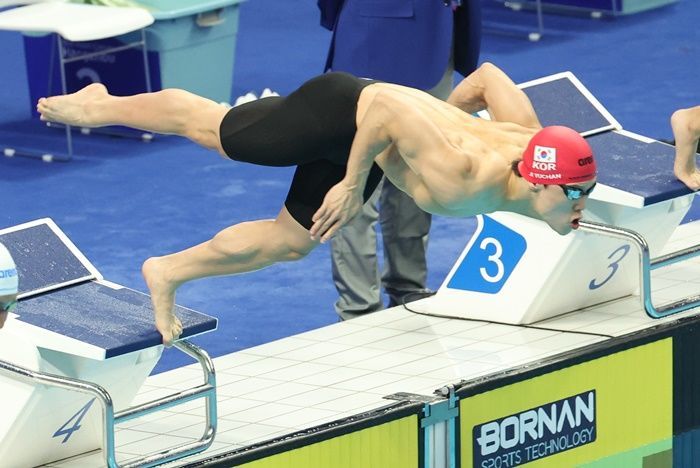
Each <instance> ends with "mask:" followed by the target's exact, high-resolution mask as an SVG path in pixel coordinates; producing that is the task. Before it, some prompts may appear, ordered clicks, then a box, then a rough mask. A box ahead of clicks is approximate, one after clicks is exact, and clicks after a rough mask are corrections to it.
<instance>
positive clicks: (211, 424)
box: [0, 340, 217, 468]
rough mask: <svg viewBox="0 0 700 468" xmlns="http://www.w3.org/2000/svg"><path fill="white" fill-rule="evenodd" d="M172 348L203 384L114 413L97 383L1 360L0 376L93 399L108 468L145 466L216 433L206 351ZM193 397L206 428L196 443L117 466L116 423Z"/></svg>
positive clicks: (202, 445)
mask: <svg viewBox="0 0 700 468" xmlns="http://www.w3.org/2000/svg"><path fill="white" fill-rule="evenodd" d="M173 346H174V347H175V348H178V349H179V350H180V351H182V352H184V353H185V354H187V355H189V356H191V357H193V358H194V359H196V360H197V361H198V362H199V363H200V365H201V366H202V370H203V373H204V384H202V385H199V386H197V387H194V388H190V389H187V390H183V391H181V392H178V393H173V394H171V395H168V396H166V397H163V398H159V399H156V400H152V401H149V402H146V403H143V404H141V405H138V406H133V407H130V408H127V409H125V410H124V411H120V412H118V413H116V414H115V413H114V403H113V401H112V397H111V396H110V394H109V392H107V390H106V389H104V388H103V387H102V386H100V385H98V384H94V383H92V382H86V381H83V380H79V379H74V378H71V377H63V376H60V375H55V374H49V373H44V372H37V371H33V370H30V369H27V368H25V367H21V366H17V365H15V364H12V363H9V362H7V361H3V360H0V374H6V375H7V374H9V375H10V376H11V377H14V378H16V379H18V380H20V381H22V382H25V383H29V384H35V385H36V384H43V385H48V386H53V387H60V388H64V389H67V390H73V391H76V392H81V393H88V394H90V395H92V396H94V397H95V398H97V399H98V400H99V401H100V404H101V405H102V423H103V429H104V431H103V433H102V445H103V454H104V459H105V463H106V464H107V466H108V467H109V468H119V467H120V466H121V468H135V467H149V466H155V465H159V464H161V463H166V462H169V461H172V460H176V459H179V458H183V457H186V456H189V455H193V454H195V453H199V452H202V451H204V450H206V449H207V448H208V447H209V446H210V445H211V444H212V442H213V441H214V436H215V434H216V421H217V416H216V375H215V372H214V363H213V362H212V360H211V358H210V357H209V355H208V354H207V353H206V351H204V350H203V349H201V348H199V347H198V346H195V345H193V344H192V343H190V342H188V341H186V340H182V341H178V342H176V343H175V344H174V345H173ZM197 398H206V427H205V429H204V433H203V435H202V437H201V438H200V439H199V440H197V441H195V442H188V443H185V444H180V445H176V446H174V447H171V448H169V449H167V450H164V451H161V452H158V453H155V454H150V455H144V456H143V457H140V458H137V459H134V460H130V461H129V462H128V463H126V464H124V465H118V464H117V460H116V457H115V446H114V426H115V425H116V424H118V423H121V422H124V421H128V420H130V419H134V418H138V417H141V416H145V415H146V414H150V413H153V412H155V411H158V410H162V409H165V408H170V407H172V406H176V405H180V404H183V403H186V402H188V401H191V400H194V399H197Z"/></svg>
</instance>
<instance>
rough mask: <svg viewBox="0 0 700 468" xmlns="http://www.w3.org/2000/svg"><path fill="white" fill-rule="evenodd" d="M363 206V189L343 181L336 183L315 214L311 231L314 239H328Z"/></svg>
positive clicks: (323, 240)
mask: <svg viewBox="0 0 700 468" xmlns="http://www.w3.org/2000/svg"><path fill="white" fill-rule="evenodd" d="M358 192H359V193H358ZM360 208H362V191H361V190H358V187H357V186H349V185H347V184H346V183H345V182H343V181H341V182H339V183H337V184H336V185H334V186H333V187H332V188H331V189H330V190H329V191H328V193H326V196H325V198H324V199H323V204H322V205H321V207H320V208H319V209H318V211H316V213H315V214H314V215H313V217H312V218H311V220H312V221H313V222H314V224H313V226H311V229H310V230H309V232H310V233H311V239H312V240H318V239H319V238H320V240H321V243H323V242H326V241H328V239H330V238H331V237H332V236H333V234H335V233H336V232H338V229H340V228H341V227H342V226H343V225H344V224H345V223H347V222H348V221H349V220H351V219H352V218H353V217H354V216H355V215H356V214H357V213H358V212H359V211H360Z"/></svg>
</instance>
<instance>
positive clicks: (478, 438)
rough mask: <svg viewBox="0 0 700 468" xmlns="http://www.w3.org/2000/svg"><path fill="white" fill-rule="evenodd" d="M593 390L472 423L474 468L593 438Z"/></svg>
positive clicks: (499, 466)
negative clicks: (482, 422)
mask: <svg viewBox="0 0 700 468" xmlns="http://www.w3.org/2000/svg"><path fill="white" fill-rule="evenodd" d="M596 432H597V431H596V391H595V390H589V391H587V392H583V393H580V394H578V395H573V396H570V397H568V398H564V399H562V400H558V401H554V402H551V403H546V404H543V405H541V406H538V407H535V408H530V409H528V410H526V411H521V412H520V413H516V414H511V415H509V416H506V417H504V418H500V419H496V420H493V421H489V422H486V423H484V424H479V425H477V426H474V428H473V430H472V437H473V441H474V445H473V446H474V452H473V455H474V464H473V466H474V467H475V468H476V467H478V468H504V467H512V466H518V465H523V464H525V463H530V462H532V461H535V460H537V459H540V458H545V457H549V456H552V455H556V454H557V453H561V452H564V451H566V450H571V449H575V448H577V447H580V446H582V445H586V444H590V443H591V442H594V441H595V440H596Z"/></svg>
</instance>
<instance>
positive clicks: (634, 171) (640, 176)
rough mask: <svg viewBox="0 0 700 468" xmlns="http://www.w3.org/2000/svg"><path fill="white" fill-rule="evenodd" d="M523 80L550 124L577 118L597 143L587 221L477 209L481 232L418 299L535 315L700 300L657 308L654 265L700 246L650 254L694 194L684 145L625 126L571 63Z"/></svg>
mask: <svg viewBox="0 0 700 468" xmlns="http://www.w3.org/2000/svg"><path fill="white" fill-rule="evenodd" d="M521 88H522V89H523V91H524V92H525V93H526V94H527V95H528V96H529V98H530V99H531V101H532V103H533V106H534V107H535V109H536V111H537V114H538V116H539V117H540V121H541V122H542V125H543V126H548V125H566V126H569V127H571V128H573V129H575V130H577V131H578V132H580V133H581V134H582V135H584V136H585V137H586V139H587V140H588V142H589V144H590V145H591V147H592V148H593V153H594V154H595V156H596V161H597V163H598V185H597V187H596V189H595V190H594V191H593V193H592V194H591V196H590V198H589V200H588V201H587V205H586V210H585V211H584V220H585V221H587V222H583V221H582V222H581V229H578V230H577V231H574V232H572V233H570V234H567V235H566V236H560V235H558V234H556V233H555V232H553V231H552V230H551V229H550V228H549V227H548V226H547V225H546V224H545V223H543V222H541V221H537V220H533V219H530V218H527V217H524V216H521V215H518V214H514V213H503V212H497V213H493V214H489V215H483V216H478V217H477V221H478V224H477V229H476V231H475V233H474V234H473V236H472V238H471V239H470V240H469V241H468V243H467V246H466V247H465V249H464V251H463V252H462V254H461V255H460V257H459V259H458V260H457V262H456V264H455V265H454V266H453V268H452V269H451V271H450V273H449V274H448V276H447V278H446V279H445V280H444V282H443V284H442V285H441V287H440V289H439V290H438V293H437V294H436V295H435V296H433V297H430V298H427V299H424V300H422V301H419V302H417V303H416V304H415V306H412V308H414V309H416V310H419V311H422V312H425V313H436V314H441V315H448V316H454V317H461V318H471V319H479V320H488V321H495V322H503V323H510V324H530V323H534V322H538V321H541V320H544V319H547V318H549V317H552V316H555V315H559V314H563V313H567V312H570V311H574V310H578V309H580V308H583V307H588V306H591V305H594V304H599V303H602V302H605V301H609V300H612V299H616V298H619V297H623V296H628V295H631V294H639V295H640V297H641V299H642V305H643V310H646V312H647V313H648V314H649V315H650V316H652V317H655V318H659V317H662V316H665V315H669V314H671V313H676V312H681V311H683V310H687V309H689V308H691V307H695V306H697V305H700V297H694V298H685V299H682V300H680V301H677V303H675V305H673V306H664V307H662V308H660V309H656V308H654V307H653V304H652V303H651V298H650V293H649V291H650V285H649V283H650V274H649V272H650V270H651V269H654V268H660V267H662V266H664V265H668V264H670V263H672V262H675V261H680V260H683V259H685V258H689V257H691V256H695V255H697V254H699V253H700V245H699V246H696V247H695V248H691V249H686V251H684V252H680V253H677V254H676V255H674V254H671V255H667V256H666V257H665V258H663V259H657V261H654V260H651V258H652V257H654V256H657V255H659V254H660V253H661V250H662V249H663V248H664V245H665V244H666V242H667V241H668V239H669V238H670V236H671V234H672V233H673V231H674V230H675V229H676V227H678V225H679V224H680V223H681V221H682V220H683V217H684V216H685V214H686V213H687V212H688V210H689V209H690V207H691V204H692V201H693V198H694V196H695V194H694V193H693V192H692V191H690V190H689V189H688V188H686V187H685V185H684V184H682V183H681V182H680V181H678V180H676V178H675V177H674V175H673V161H674V157H675V149H674V148H673V147H672V146H670V145H667V144H664V143H660V142H658V141H655V140H653V139H651V138H647V137H644V136H642V135H637V134H634V133H632V132H628V131H625V130H623V129H622V127H621V125H620V124H619V123H618V122H617V121H616V120H615V119H614V117H613V116H612V115H611V114H610V113H609V112H608V111H607V110H606V109H605V108H604V107H603V106H602V104H600V102H599V101H598V100H597V99H596V98H595V97H594V96H593V95H592V94H591V93H590V91H588V90H587V89H586V88H585V87H584V86H583V84H581V82H580V81H579V80H578V79H576V77H575V76H574V75H573V74H571V73H569V72H566V73H561V74H557V75H552V76H549V77H545V78H542V79H538V80H535V81H532V82H528V83H524V84H522V85H521ZM645 252H646V253H645ZM645 255H646V260H644V256H645Z"/></svg>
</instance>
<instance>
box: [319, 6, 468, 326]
mask: <svg viewBox="0 0 700 468" xmlns="http://www.w3.org/2000/svg"><path fill="white" fill-rule="evenodd" d="M318 7H319V9H320V11H321V25H322V26H323V27H325V28H327V29H330V30H332V31H333V36H332V39H331V44H330V48H329V51H328V56H327V59H326V66H325V71H329V70H332V71H344V72H349V73H352V74H354V75H356V76H360V77H366V78H371V79H375V80H380V81H385V82H389V83H396V84H401V85H405V86H411V87H414V88H418V89H422V90H425V91H427V92H428V93H430V94H432V95H433V96H435V97H438V98H440V99H443V100H445V99H447V97H448V95H449V94H450V92H451V91H452V87H453V74H454V71H455V70H456V71H458V72H459V73H460V74H462V75H463V76H467V75H469V74H470V73H472V72H473V71H474V70H475V69H476V66H477V63H478V59H479V49H480V45H481V10H480V8H481V7H480V2H479V0H461V1H455V0H318ZM377 202H378V204H379V210H378V209H377ZM377 219H379V222H380V226H381V229H382V238H383V244H384V269H383V272H382V273H381V277H380V273H379V267H378V262H377V238H376V232H375V226H376V223H377ZM430 223H431V215H429V214H428V213H425V212H424V211H423V210H421V209H420V208H418V206H416V204H415V202H414V201H413V199H412V198H411V197H409V196H408V195H406V194H405V193H403V192H402V191H401V190H398V189H397V188H396V187H394V185H392V184H391V182H389V181H388V180H386V178H385V179H384V181H383V182H382V184H381V185H380V187H379V188H378V189H377V190H376V192H375V193H374V195H373V197H372V199H371V200H370V203H366V204H365V205H364V206H363V208H362V211H361V212H360V213H359V214H358V215H357V216H356V217H355V219H353V220H352V222H350V223H348V225H347V226H345V227H344V228H343V229H342V230H341V231H340V232H338V233H337V234H336V235H335V236H334V237H333V239H332V242H331V258H332V267H333V281H334V283H335V287H336V289H337V290H338V295H339V298H338V300H337V301H336V303H335V309H336V312H337V313H338V315H339V316H340V318H341V319H343V320H347V319H351V318H354V317H357V316H359V315H362V314H365V313H370V312H376V311H378V310H381V309H383V308H384V305H383V303H382V298H381V287H382V286H384V290H385V291H386V293H387V295H388V296H389V307H393V306H395V305H399V304H402V303H404V302H408V301H410V300H415V299H419V298H421V297H423V296H425V295H429V294H430V291H428V290H427V289H426V277H427V265H426V250H427V244H428V232H429V230H430Z"/></svg>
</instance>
